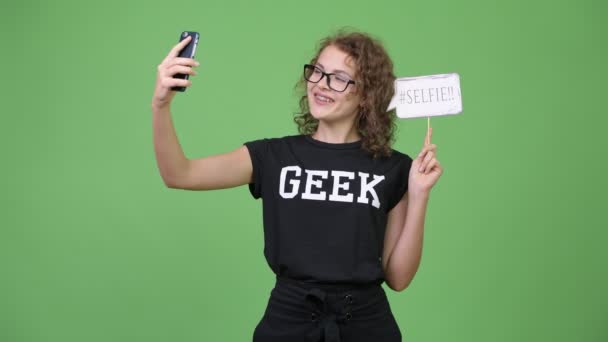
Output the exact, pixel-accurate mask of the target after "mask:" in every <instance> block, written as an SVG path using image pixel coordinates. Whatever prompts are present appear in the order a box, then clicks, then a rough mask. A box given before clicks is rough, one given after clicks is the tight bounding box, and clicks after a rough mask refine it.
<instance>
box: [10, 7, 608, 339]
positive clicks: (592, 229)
mask: <svg viewBox="0 0 608 342" xmlns="http://www.w3.org/2000/svg"><path fill="white" fill-rule="evenodd" d="M607 6H608V5H607V4H606V2H604V1H599V0H579V1H574V0H551V1H550V0H539V1H523V0H513V1H495V0H488V1H475V0H463V1H448V0H445V1H443V0H439V1H404V0H399V1H397V0H395V1H382V0H378V1H357V0H349V1H343V0H336V1H318V0H312V1H305V2H301V1H299V2H296V1H268V0H266V1H255V0H254V1H245V0H242V1H230V0H226V1H219V0H210V1H207V0H205V1H178V2H175V1H156V2H134V1H115V0H108V1H65V0H63V1H62V0H58V1H32V0H25V1H13V2H6V1H5V2H3V4H2V6H1V10H0V19H1V20H0V26H1V27H2V29H1V30H0V35H1V38H2V39H1V41H2V46H3V47H2V53H1V57H0V58H1V59H2V63H1V65H2V82H0V87H1V91H0V94H1V95H0V96H1V98H2V101H1V102H0V103H1V104H2V110H1V115H0V117H1V122H0V140H1V141H0V156H2V158H1V167H0V173H1V174H0V183H1V186H0V189H1V190H0V203H1V204H2V209H0V210H1V215H0V341H3V342H110V341H111V342H167V341H179V342H195V341H251V339H252V334H253V331H254V328H255V327H256V325H257V324H258V322H260V319H261V318H262V315H263V314H264V310H265V308H266V305H267V303H268V298H269V295H270V292H271V290H272V288H273V286H274V281H275V278H274V274H273V273H272V271H271V269H270V268H269V267H268V264H267V263H266V260H265V259H264V254H263V252H264V235H263V222H262V199H259V200H255V199H253V198H252V197H251V195H250V193H249V190H248V188H247V186H239V187H235V188H229V189H222V190H213V191H186V190H177V189H171V188H168V187H167V186H166V185H165V184H164V183H163V179H162V177H161V175H160V173H159V168H158V165H157V162H156V159H155V152H154V145H153V134H152V133H153V131H152V111H151V100H152V95H153V92H154V89H155V88H154V86H155V80H156V73H157V67H158V66H159V64H160V63H161V62H162V60H163V59H164V58H165V56H167V54H168V53H169V50H170V49H171V48H172V47H173V46H175V45H176V44H177V42H178V40H179V35H180V33H181V32H183V31H196V32H199V33H200V39H199V43H198V48H197V50H196V56H195V59H196V60H197V61H199V62H200V66H199V67H197V68H196V70H197V72H198V75H196V76H193V77H190V79H191V80H192V82H193V83H192V86H190V87H188V89H187V90H186V91H185V92H183V93H177V94H176V95H175V98H174V100H173V103H172V106H171V115H172V116H171V117H172V120H173V124H174V127H175V131H176V133H177V136H178V138H179V143H180V145H181V147H182V148H183V151H184V154H185V156H186V157H187V158H190V159H194V158H202V157H206V156H212V155H216V154H220V153H226V152H229V151H232V150H234V149H236V148H238V147H240V146H242V144H243V143H244V142H246V141H251V140H254V139H261V138H273V137H283V136H286V135H293V134H297V133H298V132H297V130H296V125H295V123H294V122H293V114H294V112H295V111H296V110H297V109H298V100H299V95H298V93H297V92H296V91H295V90H294V86H295V84H296V82H297V81H298V79H299V78H300V76H301V74H302V67H303V65H304V64H306V63H310V59H311V57H313V53H314V52H315V48H316V45H317V43H318V41H319V40H320V39H321V38H323V37H325V36H327V35H330V34H332V33H334V32H335V31H337V30H338V29H340V28H342V27H351V28H354V29H357V30H361V31H364V32H367V33H369V34H371V35H372V36H374V37H376V38H379V39H380V40H381V41H382V42H383V44H384V46H385V47H386V49H387V51H388V52H389V54H390V56H391V58H392V60H393V62H394V71H395V75H396V76H397V77H415V76H423V75H435V74H448V73H458V75H459V76H460V86H461V91H462V101H463V112H462V113H461V114H458V115H447V116H437V117H431V119H430V125H431V126H432V127H433V136H432V142H433V143H434V144H436V145H437V159H438V160H439V161H440V162H441V165H442V166H443V168H444V173H443V175H442V176H441V178H440V179H439V181H438V183H437V184H436V185H435V186H434V188H433V190H432V192H431V196H430V199H429V202H428V207H427V214H426V221H425V227H424V247H423V253H422V259H421V264H420V267H419V269H418V271H417V273H416V276H415V278H414V279H413V281H412V282H411V284H410V285H409V286H408V287H407V288H406V289H405V290H403V291H400V292H396V291H393V290H391V289H390V288H388V287H387V285H386V284H383V285H382V286H383V288H384V289H385V291H386V295H387V297H388V300H389V302H390V307H391V310H392V312H393V314H394V316H395V319H396V321H397V323H398V325H399V327H400V329H401V333H402V335H403V341H412V342H413V341H415V342H437V341H451V342H489V341H491V342H514V341H517V342H541V341H543V342H544V341H546V342H572V341H584V342H605V341H608V292H607V291H606V290H607V289H608V248H606V246H608V230H607V224H606V218H605V215H606V212H607V210H606V203H607V201H606V193H607V191H608V186H607V179H608V177H606V175H607V174H608V168H607V165H608V163H607V162H606V160H605V159H606V155H607V153H606V149H607V148H608V143H607V141H606V138H605V136H606V135H605V131H606V128H607V127H608V125H607V123H608V122H607V119H606V117H607V116H608V115H607V112H606V99H607V96H606V85H605V81H606V79H607V76H608V75H607V70H608V68H607V67H606V61H608V51H607V49H608V47H607V44H606V42H607V39H606V37H607V36H608V20H606V18H608V13H607V12H608V11H607ZM412 95H413V94H412ZM426 129H427V119H426V118H414V119H399V120H398V121H397V131H396V134H395V137H396V141H395V143H394V145H393V148H394V149H396V150H398V151H401V152H403V153H406V154H408V155H410V156H412V157H415V156H416V155H417V154H418V152H419V151H420V149H421V147H422V143H423V141H424V137H425V133H426ZM311 169H314V170H325V171H330V169H329V168H324V167H321V166H319V167H312V168H311ZM338 171H340V170H338ZM301 172H302V174H301V175H300V176H297V174H296V173H295V171H293V172H292V171H289V172H286V175H285V176H286V177H287V178H286V182H289V181H291V182H294V181H301V182H302V183H301V184H300V188H299V189H297V190H296V189H295V188H289V187H286V188H285V189H284V191H285V194H288V195H290V194H294V196H295V197H296V198H294V199H290V201H294V200H297V198H299V197H301V196H303V195H305V194H306V188H305V185H306V182H307V179H306V178H305V177H304V176H305V175H306V174H305V173H304V172H305V170H304V169H302V170H301ZM334 176H335V177H338V175H337V174H335V175H332V174H331V173H330V174H328V178H327V179H325V182H330V181H332V179H334V178H333V177H334ZM406 176H407V175H404V177H406ZM361 179H363V178H362V176H360V175H359V174H356V175H353V179H352V180H351V179H350V178H347V177H342V178H340V182H341V184H342V183H345V184H346V182H347V181H349V182H351V181H352V182H355V181H357V182H360V181H361ZM373 181H374V178H373V174H372V173H370V174H369V176H368V178H366V182H367V183H368V184H369V185H370V188H369V189H367V190H368V191H367V193H365V194H364V197H362V198H363V199H364V200H365V201H369V202H368V203H369V204H367V205H362V207H364V208H365V209H364V210H374V209H376V208H375V207H374V206H373V205H372V202H373V193H372V191H371V190H372V188H371V186H372V185H371V182H373ZM286 184H287V185H288V184H291V183H286ZM374 189H375V188H374ZM313 190H314V191H313V192H314V193H318V191H317V189H316V188H314V187H313ZM351 190H352V189H351ZM351 190H349V191H343V190H339V191H340V192H339V194H340V195H347V194H349V193H350V194H352V195H353V197H352V201H353V202H355V201H357V199H358V198H359V197H361V191H359V190H361V189H359V190H357V191H354V190H353V191H351ZM277 191H278V190H277ZM296 191H297V193H296ZM331 194H332V193H331V189H330V191H328V192H327V193H326V195H327V196H328V197H327V203H335V202H330V201H329V196H330V195H331ZM277 196H278V194H277ZM306 196H308V195H306ZM334 198H337V197H334ZM307 203H311V201H307ZM303 214H304V215H305V214H306V213H303ZM328 262H331V260H328Z"/></svg>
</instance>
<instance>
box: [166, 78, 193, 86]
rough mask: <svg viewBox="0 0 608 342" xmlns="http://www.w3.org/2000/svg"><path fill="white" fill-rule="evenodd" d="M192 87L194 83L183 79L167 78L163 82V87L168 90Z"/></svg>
mask: <svg viewBox="0 0 608 342" xmlns="http://www.w3.org/2000/svg"><path fill="white" fill-rule="evenodd" d="M191 85H192V81H190V80H184V79H181V78H165V79H164V80H163V86H165V87H167V88H171V87H189V86H191Z"/></svg>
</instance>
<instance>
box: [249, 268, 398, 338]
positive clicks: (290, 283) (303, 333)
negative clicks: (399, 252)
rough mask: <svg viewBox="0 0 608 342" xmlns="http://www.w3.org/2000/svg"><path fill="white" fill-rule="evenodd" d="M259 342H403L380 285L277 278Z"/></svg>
mask: <svg viewBox="0 0 608 342" xmlns="http://www.w3.org/2000/svg"><path fill="white" fill-rule="evenodd" d="M253 341H254V342H285V341H289V342H363V341H365V342H401V332H400V331H399V326H398V325H397V322H396V321H395V318H394V316H393V313H392V311H391V308H390V306H389V303H388V300H387V298H386V293H385V292H384V289H383V288H382V286H380V285H366V286H361V285H359V286H335V285H325V284H321V285H318V284H314V285H313V284H307V283H303V282H301V281H298V280H294V279H288V278H280V277H277V280H276V285H275V287H274V288H273V289H272V292H271V294H270V299H269V301H268V305H267V307H266V311H265V312H264V316H263V317H262V319H261V320H260V322H259V323H258V325H257V326H256V328H255V331H254V333H253Z"/></svg>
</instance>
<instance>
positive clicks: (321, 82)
mask: <svg viewBox="0 0 608 342" xmlns="http://www.w3.org/2000/svg"><path fill="white" fill-rule="evenodd" d="M317 85H319V86H322V87H323V88H325V89H331V88H330V87H329V76H327V75H322V76H321V79H320V80H319V82H317Z"/></svg>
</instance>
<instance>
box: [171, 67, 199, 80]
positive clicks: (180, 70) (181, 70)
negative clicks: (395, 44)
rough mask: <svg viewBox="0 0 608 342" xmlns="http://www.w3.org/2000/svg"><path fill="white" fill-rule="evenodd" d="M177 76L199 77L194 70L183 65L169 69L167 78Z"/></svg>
mask: <svg viewBox="0 0 608 342" xmlns="http://www.w3.org/2000/svg"><path fill="white" fill-rule="evenodd" d="M175 74H189V75H197V74H198V73H197V72H196V71H195V70H194V69H192V68H190V67H187V66H183V65H174V66H172V67H171V68H169V69H167V74H166V75H167V76H169V77H172V76H173V75H175Z"/></svg>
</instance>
